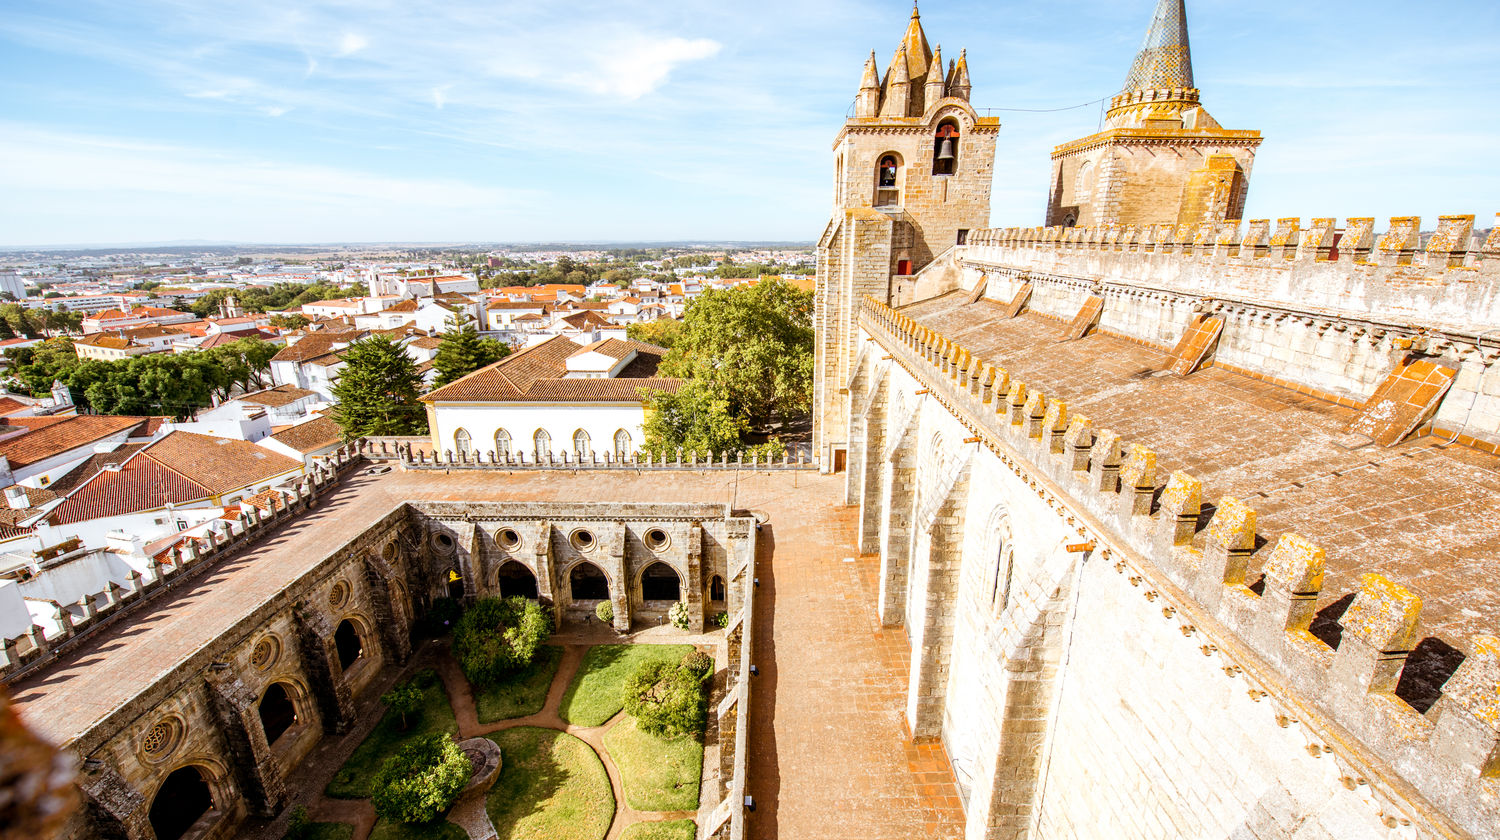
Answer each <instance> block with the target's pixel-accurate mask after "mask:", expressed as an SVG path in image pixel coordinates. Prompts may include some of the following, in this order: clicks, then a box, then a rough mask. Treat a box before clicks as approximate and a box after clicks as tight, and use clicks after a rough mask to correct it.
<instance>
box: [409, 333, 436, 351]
mask: <svg viewBox="0 0 1500 840" xmlns="http://www.w3.org/2000/svg"><path fill="white" fill-rule="evenodd" d="M411 346H413V347H420V348H422V349H423V350H436V349H438V348H439V347H442V346H443V340H442V339H441V338H438V337H437V336H432V335H429V336H423V337H422V338H419V339H416V340H415V341H413V342H412V343H411Z"/></svg>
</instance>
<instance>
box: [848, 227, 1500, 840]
mask: <svg viewBox="0 0 1500 840" xmlns="http://www.w3.org/2000/svg"><path fill="white" fill-rule="evenodd" d="M1287 222H1288V220H1283V223H1281V224H1278V225H1277V226H1276V227H1275V228H1274V233H1273V228H1272V227H1271V226H1270V225H1266V226H1265V227H1263V228H1261V229H1260V230H1259V231H1258V234H1259V235H1260V236H1262V237H1263V240H1262V239H1258V240H1255V241H1252V242H1251V243H1250V245H1249V246H1248V248H1247V246H1246V244H1245V243H1246V239H1244V238H1241V239H1238V240H1235V242H1236V244H1237V245H1238V247H1240V248H1247V250H1251V251H1253V250H1255V249H1256V248H1258V247H1260V244H1261V243H1262V242H1263V243H1264V246H1265V247H1266V248H1267V250H1268V251H1269V250H1270V249H1271V248H1272V247H1273V245H1272V244H1271V242H1272V240H1273V239H1276V238H1281V239H1282V240H1283V242H1282V244H1281V246H1279V247H1283V248H1284V247H1285V242H1286V240H1287V239H1288V238H1289V237H1288V236H1285V234H1286V233H1287V232H1288V231H1289V230H1290V229H1291V228H1292V227H1293V226H1292V225H1291V224H1290V223H1287ZM1416 228H1417V226H1416V225H1415V222H1413V223H1412V224H1411V225H1410V226H1403V227H1400V228H1399V229H1397V230H1393V231H1392V232H1388V233H1387V234H1385V235H1384V236H1380V237H1376V236H1375V235H1374V234H1373V232H1372V231H1371V232H1366V233H1367V234H1368V236H1366V233H1358V234H1357V237H1356V239H1357V241H1364V240H1365V239H1366V238H1368V239H1369V240H1370V243H1371V248H1372V250H1384V251H1387V252H1399V251H1401V250H1405V249H1408V248H1410V249H1411V250H1412V251H1413V252H1414V254H1417V253H1420V252H1421V250H1422V249H1420V248H1419V247H1418V243H1416V242H1414V237H1415V233H1414V231H1415V230H1416ZM1315 229H1316V228H1315ZM1221 238H1222V237H1217V236H1216V237H1213V241H1214V243H1215V244H1214V246H1213V247H1215V248H1217V247H1221V245H1222V243H1221V242H1220V241H1219V240H1220V239H1221ZM1124 239H1127V238H1126V237H1124V236H1114V237H1113V242H1112V243H1111V244H1109V245H1108V246H1106V241H1105V237H1102V236H1101V237H1099V240H1098V241H1096V242H1092V243H1089V244H1088V245H1086V246H1084V247H1088V248H1093V249H1096V250H1097V249H1103V248H1105V247H1122V246H1123V245H1125V244H1128V243H1126V242H1122V240H1124ZM1325 240H1326V238H1325V237H1321V236H1320V237H1317V240H1316V241H1317V243H1321V242H1323V241H1325ZM1039 242H1040V240H1038V242H1033V243H1031V244H1028V245H1027V246H1025V247H1034V248H1038V249H1041V248H1048V247H1051V248H1061V247H1062V246H1061V245H1060V244H1056V243H1054V244H1052V245H1043V244H1039ZM1195 242H1196V238H1195ZM1140 244H1141V243H1140V242H1139V240H1138V239H1137V240H1136V241H1135V242H1134V245H1135V246H1136V247H1139V246H1140ZM1150 244H1151V246H1152V247H1155V246H1156V245H1158V244H1161V243H1159V242H1158V241H1157V240H1155V239H1153V241H1152V242H1151V243H1150ZM976 247H993V246H986V245H984V244H978V245H976ZM1195 247H1196V245H1195ZM1251 258H1252V259H1268V257H1260V258H1256V257H1253V256H1252V257H1251ZM1281 259H1282V260H1288V258H1287V257H1285V256H1283V257H1281ZM1293 259H1294V258H1293ZM860 325H861V327H862V328H863V329H864V331H865V332H866V333H867V334H868V335H869V336H870V337H871V339H872V340H874V341H876V342H878V343H879V346H881V347H882V348H884V352H885V353H886V354H888V355H887V357H886V358H888V359H889V360H890V361H891V362H892V363H894V364H896V365H899V366H900V367H901V368H903V369H905V370H906V372H907V373H908V374H909V375H910V376H911V377H912V378H913V379H915V380H916V381H917V382H918V383H919V387H920V388H921V389H922V390H921V391H919V392H918V393H921V394H923V395H924V397H923V398H924V399H925V398H931V399H934V400H936V401H937V402H938V403H940V404H941V405H942V406H943V407H944V408H945V409H946V410H947V412H949V413H950V414H951V415H952V416H953V417H954V418H956V419H957V420H958V421H959V422H960V423H961V424H962V425H963V426H964V427H966V429H967V430H968V432H969V433H970V434H971V435H972V439H973V440H974V441H975V442H977V443H978V444H979V445H980V446H982V447H983V448H984V449H985V450H987V451H988V452H989V453H990V454H991V455H992V456H993V457H994V458H995V459H997V460H998V461H999V462H1000V463H1001V464H1002V465H1003V466H1004V468H1005V469H1008V470H1010V471H1012V472H1013V473H1014V474H1015V475H1016V476H1017V477H1018V478H1019V479H1020V480H1021V481H1022V482H1024V483H1025V484H1026V485H1027V486H1028V487H1030V488H1031V489H1032V490H1033V491H1034V492H1035V493H1036V495H1037V496H1038V497H1039V498H1040V499H1041V500H1043V501H1044V502H1045V504H1046V505H1047V506H1048V507H1049V508H1051V510H1052V511H1053V512H1054V513H1055V514H1056V516H1057V517H1058V518H1059V519H1061V520H1062V521H1064V522H1066V523H1067V525H1068V527H1069V528H1070V529H1073V530H1075V531H1076V533H1077V535H1078V539H1079V545H1080V546H1082V547H1083V548H1080V549H1079V550H1089V551H1092V557H1093V558H1095V559H1097V560H1102V561H1103V562H1105V563H1107V564H1109V566H1110V567H1112V569H1113V572H1115V573H1117V574H1118V575H1119V576H1120V580H1121V586H1129V587H1131V588H1132V589H1134V590H1135V591H1138V592H1139V593H1140V595H1141V596H1142V597H1143V598H1145V599H1146V600H1147V601H1150V602H1152V607H1153V609H1156V608H1159V610H1160V614H1161V620H1163V621H1166V622H1171V623H1172V624H1174V625H1175V626H1176V627H1177V629H1178V630H1180V631H1181V633H1182V634H1183V635H1184V636H1186V637H1197V638H1199V639H1201V640H1202V641H1203V644H1202V645H1201V648H1200V650H1201V652H1202V654H1203V655H1204V656H1205V657H1214V658H1217V659H1218V661H1219V663H1220V664H1222V667H1223V669H1224V674H1225V676H1226V678H1229V679H1234V680H1243V681H1244V690H1245V692H1246V693H1247V694H1248V696H1249V697H1250V698H1251V699H1252V700H1255V701H1257V702H1261V703H1265V704H1266V707H1267V712H1268V714H1272V715H1274V716H1275V720H1276V722H1277V724H1278V725H1280V726H1282V727H1291V726H1297V727H1299V728H1300V729H1301V730H1302V731H1303V732H1304V734H1305V737H1306V738H1307V739H1308V741H1309V744H1308V749H1309V751H1310V752H1312V751H1314V750H1315V751H1316V752H1314V753H1313V754H1314V755H1317V756H1324V755H1326V756H1329V757H1331V758H1332V759H1333V760H1334V761H1336V762H1337V763H1338V767H1339V769H1340V774H1341V777H1342V778H1343V779H1345V780H1346V781H1345V785H1346V786H1347V787H1349V789H1351V790H1354V789H1356V788H1358V787H1359V786H1361V785H1369V786H1370V789H1371V790H1374V791H1377V792H1378V794H1379V795H1378V796H1376V797H1375V799H1376V801H1381V802H1396V801H1399V802H1404V803H1407V805H1405V806H1403V807H1406V808H1408V809H1419V810H1421V811H1422V813H1420V814H1419V815H1418V814H1412V813H1411V811H1410V810H1408V811H1407V812H1406V813H1407V816H1406V817H1403V816H1401V815H1400V814H1399V813H1397V811H1399V810H1400V809H1399V808H1393V809H1392V810H1391V811H1390V812H1389V814H1388V816H1383V819H1386V820H1387V824H1388V825H1390V826H1392V827H1396V826H1397V825H1398V824H1399V822H1400V820H1402V819H1406V818H1410V819H1418V818H1420V819H1421V820H1422V823H1423V824H1424V825H1428V826H1432V827H1434V828H1436V829H1438V834H1439V836H1474V837H1487V836H1493V831H1494V827H1495V826H1496V825H1500V639H1497V638H1495V637H1494V636H1493V635H1475V636H1473V637H1471V638H1468V639H1465V640H1449V641H1450V642H1451V643H1453V646H1454V647H1455V648H1457V649H1460V650H1462V651H1463V652H1464V654H1465V658H1464V660H1463V662H1462V664H1461V665H1460V666H1459V667H1458V669H1457V671H1456V672H1455V673H1454V674H1453V675H1452V676H1451V677H1450V678H1449V679H1448V680H1447V681H1446V683H1444V684H1443V685H1441V687H1439V686H1436V685H1432V684H1431V683H1432V681H1431V680H1430V679H1429V678H1428V677H1426V676H1424V675H1422V674H1418V673H1408V670H1409V669H1408V658H1409V655H1410V654H1411V652H1412V650H1413V648H1414V647H1415V645H1416V644H1417V642H1418V641H1419V636H1420V635H1421V634H1420V633H1419V632H1418V628H1419V626H1420V622H1421V613H1422V600H1421V598H1420V597H1419V596H1418V595H1417V594H1416V593H1414V592H1413V591H1412V590H1410V589H1408V588H1407V587H1406V586H1404V585H1402V583H1401V582H1400V581H1393V580H1390V579H1388V578H1386V577H1384V576H1381V575H1374V574H1369V575H1364V576H1363V577H1362V578H1361V579H1360V581H1359V585H1358V588H1357V590H1356V591H1355V592H1352V593H1348V594H1350V595H1352V601H1351V603H1350V604H1349V606H1348V609H1347V610H1346V611H1345V612H1344V614H1343V617H1342V620H1341V625H1342V635H1341V637H1339V638H1338V640H1337V642H1336V643H1333V644H1330V642H1329V641H1325V639H1326V638H1327V635H1326V634H1321V633H1316V632H1314V631H1315V629H1316V628H1315V627H1314V621H1315V618H1316V616H1317V606H1318V603H1319V599H1320V597H1323V598H1325V599H1326V595H1325V593H1324V579H1325V568H1326V564H1327V557H1326V555H1325V552H1324V550H1323V549H1322V548H1321V547H1320V546H1319V545H1317V544H1316V543H1315V542H1313V541H1311V540H1308V539H1305V538H1304V537H1303V536H1301V535H1299V534H1296V533H1279V534H1261V533H1259V532H1258V530H1257V521H1256V520H1257V515H1256V511H1255V509H1254V507H1252V506H1251V505H1249V504H1247V503H1246V502H1245V501H1244V500H1242V499H1239V498H1233V497H1224V498H1221V499H1219V500H1217V504H1216V505H1215V506H1214V507H1213V508H1212V516H1210V517H1207V518H1206V521H1205V513H1207V512H1208V508H1207V505H1206V502H1207V501H1208V500H1206V499H1204V490H1203V486H1202V483H1201V482H1200V481H1199V480H1198V479H1196V478H1195V477H1193V476H1192V475H1189V474H1187V473H1185V472H1180V471H1177V472H1171V473H1170V474H1167V471H1166V469H1165V468H1164V467H1162V466H1161V465H1159V464H1158V459H1157V456H1156V453H1155V452H1153V451H1152V450H1151V449H1150V448H1149V447H1147V446H1145V445H1142V444H1140V443H1135V442H1132V441H1129V440H1123V439H1122V438H1121V436H1120V435H1118V434H1116V433H1114V432H1113V431H1111V430H1109V429H1105V428H1096V427H1095V425H1094V422H1093V421H1092V420H1091V419H1090V418H1089V417H1086V416H1082V415H1075V414H1071V413H1070V411H1069V408H1068V406H1067V404H1066V403H1065V402H1064V401H1063V400H1059V399H1056V398H1054V397H1052V396H1049V395H1048V393H1047V390H1048V389H1047V383H1044V382H1024V381H1021V380H1019V379H1018V378H1016V377H1013V376H1012V375H1011V374H1010V372H1008V371H1007V370H1005V369H1004V368H1003V367H1001V366H998V365H995V364H994V363H992V362H989V361H986V360H985V359H984V358H982V357H981V356H980V355H979V354H977V353H975V352H973V351H972V350H970V349H969V348H967V347H965V346H963V344H962V343H960V342H956V341H954V340H952V339H951V338H949V337H947V336H944V335H942V334H940V333H938V332H936V331H934V330H932V329H930V328H929V327H927V326H924V325H923V324H921V323H919V322H918V321H916V320H914V319H912V318H910V317H907V316H905V315H902V314H900V313H899V312H896V311H894V310H892V309H891V308H889V307H887V306H886V305H884V304H883V303H881V302H878V301H876V300H873V299H869V298H867V299H866V300H865V301H864V304H863V308H862V311H861V313H860ZM1261 545H1266V546H1267V547H1266V549H1265V550H1264V551H1263V552H1262V554H1261V555H1260V556H1261V557H1263V558H1264V560H1263V562H1262V564H1261V571H1262V573H1263V574H1261V575H1260V576H1258V577H1256V576H1252V575H1251V573H1250V563H1251V559H1252V555H1254V554H1255V553H1256V550H1257V548H1258V547H1259V546H1261ZM1195 656H1196V654H1195ZM1403 683H1421V684H1422V685H1423V686H1424V691H1425V692H1426V697H1425V698H1424V699H1423V700H1422V701H1421V703H1420V704H1419V705H1421V706H1423V708H1422V709H1421V710H1419V709H1418V708H1417V707H1416V706H1414V705H1413V701H1412V699H1411V692H1410V691H1402V690H1399V687H1400V686H1402V685H1403ZM1429 703H1430V705H1429ZM1382 814H1387V812H1386V811H1382Z"/></svg>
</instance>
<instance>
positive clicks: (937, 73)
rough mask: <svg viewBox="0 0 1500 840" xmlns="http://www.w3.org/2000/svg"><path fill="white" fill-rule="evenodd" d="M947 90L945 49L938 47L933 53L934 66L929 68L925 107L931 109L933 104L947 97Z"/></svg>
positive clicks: (923, 96) (924, 87) (924, 98)
mask: <svg viewBox="0 0 1500 840" xmlns="http://www.w3.org/2000/svg"><path fill="white" fill-rule="evenodd" d="M947 88H948V80H947V79H945V78H944V77H943V48H942V47H938V48H937V49H934V50H933V51H932V65H931V66H930V67H928V68H927V81H926V84H925V85H924V86H923V94H922V105H923V107H924V108H931V107H932V103H934V102H937V101H938V100H939V99H942V98H943V97H944V96H946V95H947Z"/></svg>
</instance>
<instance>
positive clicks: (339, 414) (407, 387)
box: [333, 336, 427, 440]
mask: <svg viewBox="0 0 1500 840" xmlns="http://www.w3.org/2000/svg"><path fill="white" fill-rule="evenodd" d="M421 391H422V377H421V374H418V373H417V366H416V364H415V363H413V362H412V360H411V357H410V356H408V355H406V351H405V350H404V349H403V348H402V347H401V346H400V345H398V344H396V343H395V342H394V341H392V340H390V339H389V338H387V337H385V336H373V337H371V338H367V339H364V340H362V341H356V342H354V343H353V344H351V345H349V349H347V350H345V351H344V367H343V368H342V369H341V370H340V371H339V381H338V383H337V384H335V385H334V386H333V396H334V397H335V398H336V399H337V400H338V401H339V404H338V408H337V409H335V411H334V418H335V419H336V420H338V424H339V427H340V428H342V429H343V430H344V437H345V438H346V439H348V440H353V439H355V438H359V437H369V436H379V435H424V434H426V433H427V410H426V408H425V407H424V406H423V405H422V403H421V402H420V401H419V399H418V397H419V395H420V394H421Z"/></svg>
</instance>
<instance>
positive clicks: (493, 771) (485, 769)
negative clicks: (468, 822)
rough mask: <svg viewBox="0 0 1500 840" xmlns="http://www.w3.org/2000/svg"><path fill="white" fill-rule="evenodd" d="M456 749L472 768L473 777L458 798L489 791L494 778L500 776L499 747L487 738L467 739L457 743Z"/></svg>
mask: <svg viewBox="0 0 1500 840" xmlns="http://www.w3.org/2000/svg"><path fill="white" fill-rule="evenodd" d="M458 748H459V749H461V750H463V752H464V755H466V756H468V758H469V763H470V764H472V765H473V766H474V775H473V776H472V777H470V778H469V785H468V787H465V788H464V789H463V793H462V794H460V796H463V795H467V794H470V793H473V792H475V791H485V790H489V788H490V785H493V784H494V783H495V777H496V776H499V775H500V747H499V746H498V745H496V744H495V742H494V741H491V740H490V739H488V738H469V739H467V740H463V741H459V742H458Z"/></svg>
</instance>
